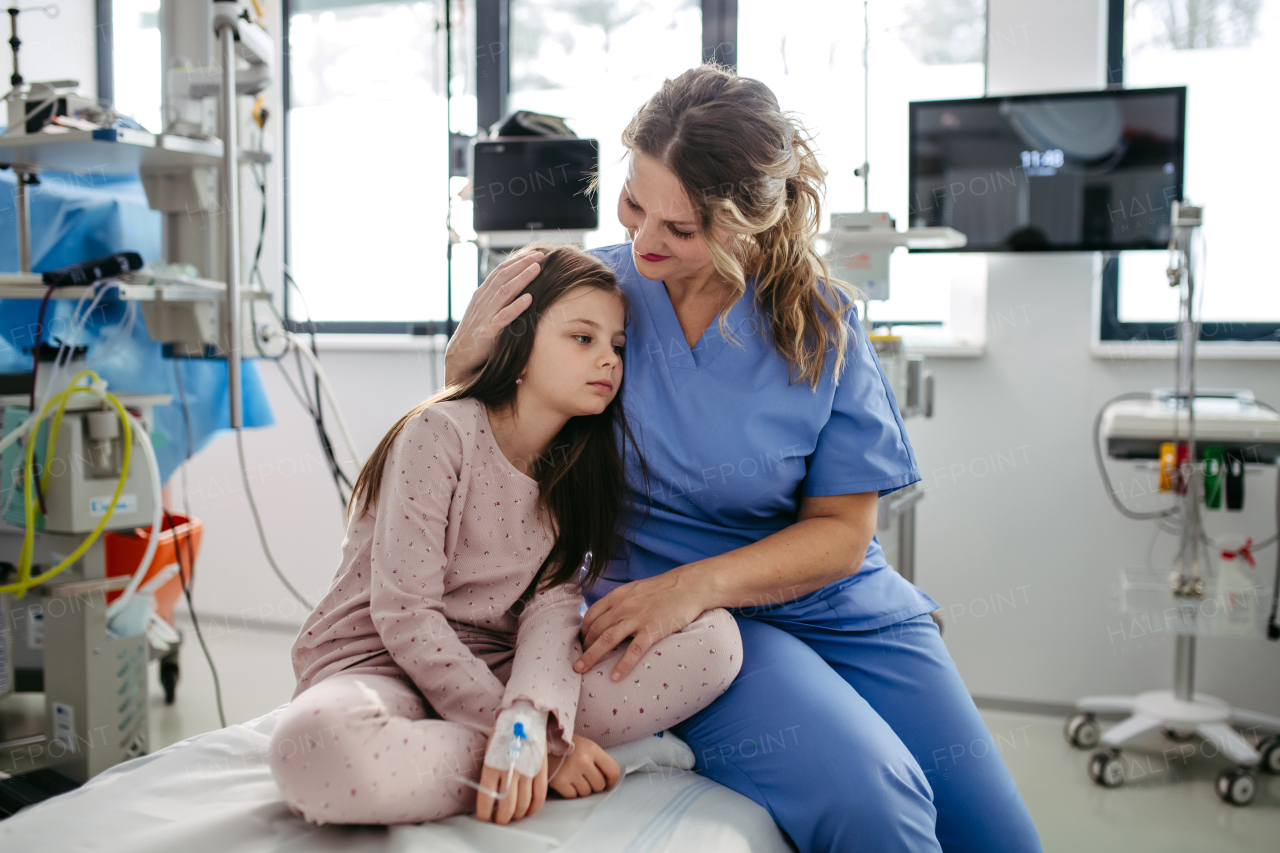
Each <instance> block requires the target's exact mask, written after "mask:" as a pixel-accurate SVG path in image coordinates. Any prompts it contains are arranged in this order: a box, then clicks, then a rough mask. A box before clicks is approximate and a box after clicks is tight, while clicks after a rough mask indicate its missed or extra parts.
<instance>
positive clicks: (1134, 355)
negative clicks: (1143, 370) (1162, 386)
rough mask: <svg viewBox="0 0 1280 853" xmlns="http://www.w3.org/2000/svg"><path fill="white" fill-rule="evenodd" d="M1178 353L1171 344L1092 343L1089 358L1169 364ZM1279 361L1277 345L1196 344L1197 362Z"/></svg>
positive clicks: (1173, 343)
mask: <svg viewBox="0 0 1280 853" xmlns="http://www.w3.org/2000/svg"><path fill="white" fill-rule="evenodd" d="M1177 353H1178V345H1177V343H1176V342H1174V341H1099V340H1095V341H1093V342H1092V343H1091V344H1090V346H1089V354H1090V355H1092V356H1093V357H1094V358H1096V359H1098V360H1100V361H1125V360H1139V361H1141V360H1147V361H1171V360H1173V358H1174V357H1175V356H1176V355H1177ZM1275 359H1280V343H1275V342H1272V341H1222V342H1212V341H1210V342H1205V341H1201V342H1199V343H1197V344H1196V360H1197V361H1270V360H1275Z"/></svg>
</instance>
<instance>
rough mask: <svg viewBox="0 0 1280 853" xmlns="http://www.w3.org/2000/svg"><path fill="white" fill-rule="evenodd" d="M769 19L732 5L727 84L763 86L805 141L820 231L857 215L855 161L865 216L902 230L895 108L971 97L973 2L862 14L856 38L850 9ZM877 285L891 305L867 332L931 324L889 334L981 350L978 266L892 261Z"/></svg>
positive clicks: (963, 257) (902, 253)
mask: <svg viewBox="0 0 1280 853" xmlns="http://www.w3.org/2000/svg"><path fill="white" fill-rule="evenodd" d="M778 8H779V7H778V4H777V3H775V2H771V0H740V2H739V6H738V9H739V15H738V21H739V23H738V27H739V34H738V57H739V59H738V72H739V73H740V74H743V75H744V76H747V77H755V78H757V79H759V80H762V81H764V82H765V83H766V84H768V85H769V87H770V88H771V89H773V91H774V93H775V94H776V95H777V96H778V101H779V102H780V103H781V105H782V108H783V109H784V110H789V111H793V112H795V113H797V114H798V115H799V117H800V118H801V120H802V121H803V122H804V123H805V125H806V127H807V128H808V130H809V132H810V133H811V134H812V135H813V136H814V139H815V141H816V144H817V149H818V156H819V158H820V159H821V161H822V164H823V165H824V166H825V167H826V169H827V172H828V174H827V198H826V208H825V210H824V211H823V219H824V226H823V227H824V229H825V227H826V222H827V221H828V220H829V217H830V214H832V213H848V212H859V211H862V210H863V209H864V208H863V180H862V178H860V177H857V176H856V175H855V174H854V169H856V168H858V166H860V165H861V164H862V162H863V160H864V159H865V160H867V161H868V162H870V164H871V170H870V175H869V178H870V210H873V211H887V212H888V213H889V214H890V215H891V216H893V217H894V219H895V220H896V221H897V223H898V227H899V228H900V229H901V228H906V227H907V225H908V223H909V218H908V216H907V197H908V191H907V165H908V163H907V151H908V145H907V142H908V140H907V105H908V103H910V102H911V101H921V100H934V99H942V98H967V97H981V96H982V95H983V93H984V88H985V86H984V77H985V73H984V72H985V64H984V57H985V42H986V24H985V18H986V4H985V2H984V0H911V2H907V3H903V4H897V3H872V4H870V7H869V19H868V20H869V25H868V26H867V27H864V26H863V4H861V3H849V2H844V0H805V2H802V3H796V4H792V5H790V6H788V7H787V8H788V10H789V11H788V14H779V13H778ZM868 30H869V31H870V39H869V40H868V39H867V38H866V36H867V33H868ZM864 46H869V49H868V53H867V66H868V67H869V69H870V73H869V75H868V78H867V82H869V87H868V88H869V92H870V97H869V98H868V99H867V103H866V111H865V112H866V114H867V117H868V120H867V122H866V125H865V126H864V121H863V116H864V97H863V92H864V75H863V50H864ZM864 140H869V145H870V150H867V147H866V145H867V143H866V142H864ZM837 272H838V271H837ZM889 277H890V282H891V293H890V296H891V298H890V299H889V300H887V301H885V302H874V303H872V304H871V305H870V306H869V309H868V311H869V314H870V316H871V318H872V320H876V319H880V320H896V321H909V322H914V323H934V324H937V325H920V326H899V327H896V329H895V331H897V332H898V333H900V334H903V335H904V336H906V337H907V338H909V339H911V340H913V341H914V342H917V343H925V342H928V343H957V344H979V343H981V342H982V336H983V329H984V324H983V315H984V312H985V285H986V259H985V256H983V255H972V254H952V255H947V254H927V255H911V254H908V253H907V252H906V250H905V249H900V250H898V251H896V252H894V253H893V255H892V256H891V257H890V276H889Z"/></svg>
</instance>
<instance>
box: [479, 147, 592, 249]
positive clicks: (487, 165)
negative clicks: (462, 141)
mask: <svg viewBox="0 0 1280 853" xmlns="http://www.w3.org/2000/svg"><path fill="white" fill-rule="evenodd" d="M474 153H475V160H474V162H475V177H474V185H473V187H472V193H473V197H474V199H475V207H474V211H475V212H474V217H473V221H474V227H475V230H476V231H543V230H549V229H554V230H567V231H591V230H594V229H595V228H598V227H599V225H600V216H599V211H598V210H597V209H596V206H595V204H594V203H593V201H592V199H591V197H590V196H588V195H587V193H586V188H587V184H588V181H589V179H590V177H591V174H592V173H593V172H595V171H596V169H597V168H598V167H599V163H600V152H599V143H598V142H597V141H596V140H594V139H565V138H559V137H550V138H542V137H525V136H517V137H509V138H504V137H498V138H496V139H491V140H487V141H484V142H477V143H476V144H475V152H474Z"/></svg>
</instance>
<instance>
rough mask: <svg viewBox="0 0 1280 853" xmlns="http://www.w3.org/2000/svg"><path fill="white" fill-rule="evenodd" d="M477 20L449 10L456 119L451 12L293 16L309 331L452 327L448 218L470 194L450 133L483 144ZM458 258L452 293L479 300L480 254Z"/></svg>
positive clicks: (455, 2)
mask: <svg viewBox="0 0 1280 853" xmlns="http://www.w3.org/2000/svg"><path fill="white" fill-rule="evenodd" d="M473 9H474V5H473V4H471V3H466V2H463V0H452V5H451V7H450V10H449V11H450V16H449V24H450V30H451V32H452V36H453V38H452V69H453V87H452V92H453V98H452V103H451V104H448V105H446V103H445V32H446V29H445V6H444V0H430V2H423V0H417V1H416V2H400V0H396V2H367V1H366V0H292V2H290V3H289V5H288V6H287V7H286V10H287V13H288V31H289V41H288V54H287V57H288V58H287V61H288V62H289V79H290V91H289V93H288V96H289V108H290V114H289V136H288V152H287V153H288V169H289V174H288V179H287V185H286V191H287V196H288V200H287V203H288V205H289V239H290V246H289V259H290V268H291V272H292V274H293V277H294V278H295V279H296V281H297V282H298V283H299V285H300V286H301V288H302V290H303V291H304V292H305V296H306V306H307V308H309V310H310V314H311V318H312V319H314V320H317V321H322V322H340V323H345V324H358V323H369V322H375V323H378V322H380V323H387V324H393V325H392V326H390V327H388V328H384V329H373V328H370V329H369V331H374V330H382V331H393V330H394V331H406V324H412V323H413V322H414V321H427V320H443V319H444V318H445V317H446V316H447V314H448V307H449V306H448V305H447V293H448V286H447V281H446V276H445V270H446V263H445V258H446V253H447V252H448V249H449V245H450V244H449V240H450V235H449V229H448V227H447V222H446V217H447V214H448V213H449V211H450V208H451V200H453V199H456V196H457V193H458V192H459V191H460V190H461V189H462V188H463V186H465V183H466V180H465V179H458V178H450V176H449V157H448V151H449V131H450V130H453V131H456V132H461V133H469V134H470V133H474V132H475V120H476V99H475V85H474V76H475V48H474V46H475V20H474V15H473V11H472V10H473ZM446 106H448V110H446ZM454 209H455V211H456V210H457V207H456V206H455V208H454ZM452 254H453V280H454V281H455V282H458V283H459V285H460V286H461V287H462V288H463V289H464V290H466V291H467V292H469V291H471V290H474V288H475V277H476V273H475V271H476V257H475V249H474V246H473V245H472V244H469V243H465V242H462V243H455V244H454V245H453V252H452ZM288 305H289V309H290V314H291V315H292V318H293V319H295V320H297V319H301V318H302V314H303V306H302V305H300V304H299V303H298V300H296V299H290V300H289V301H288ZM458 313H460V312H459V308H458V305H457V300H455V307H454V316H457V315H458ZM346 328H347V330H359V328H358V327H355V326H353V325H347V326H346Z"/></svg>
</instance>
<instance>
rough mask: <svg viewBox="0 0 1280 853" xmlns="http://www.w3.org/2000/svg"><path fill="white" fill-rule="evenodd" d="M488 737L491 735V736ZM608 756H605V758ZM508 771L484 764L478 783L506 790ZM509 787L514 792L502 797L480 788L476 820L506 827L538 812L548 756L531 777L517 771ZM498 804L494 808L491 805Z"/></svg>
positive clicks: (544, 798)
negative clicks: (487, 792)
mask: <svg viewBox="0 0 1280 853" xmlns="http://www.w3.org/2000/svg"><path fill="white" fill-rule="evenodd" d="M489 737H490V740H492V739H493V736H492V735H490V736H489ZM607 757H608V756H606V758H607ZM508 775H510V774H509V772H508V771H506V770H498V769H497V768H496V767H490V766H489V765H487V764H486V765H484V769H483V770H481V771H480V784H481V785H482V786H483V787H485V788H488V789H489V790H490V791H497V792H498V793H499V794H506V793H507V777H508ZM511 788H512V790H513V791H514V793H511V794H507V796H505V797H503V798H502V799H501V800H495V799H494V798H493V797H491V796H490V795H488V794H486V793H484V792H483V791H480V792H478V793H477V794H476V820H483V821H485V822H488V821H493V822H494V823H499V824H502V825H503V826H506V825H507V824H508V823H510V822H511V821H513V820H520V819H521V818H526V817H530V816H531V815H535V814H537V813H538V810H539V809H541V808H542V804H543V803H545V802H546V801H547V757H546V755H543V756H542V769H541V770H539V771H538V775H536V776H534V777H532V778H530V777H528V776H524V775H522V774H520V773H517V774H515V775H514V776H512V777H511ZM495 805H496V806H497V808H496V809H495V808H494V806H495Z"/></svg>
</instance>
